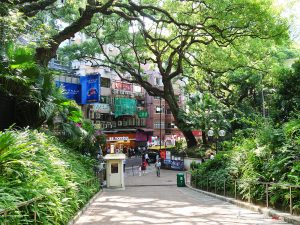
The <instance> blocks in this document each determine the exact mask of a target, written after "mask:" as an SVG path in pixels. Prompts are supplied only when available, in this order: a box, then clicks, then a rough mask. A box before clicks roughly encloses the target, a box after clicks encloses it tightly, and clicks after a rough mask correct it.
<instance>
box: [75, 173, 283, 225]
mask: <svg viewBox="0 0 300 225" xmlns="http://www.w3.org/2000/svg"><path fill="white" fill-rule="evenodd" d="M176 174H177V172H176V171H168V170H162V173H161V177H156V176H155V173H154V168H153V167H150V169H149V170H148V173H147V174H146V175H144V176H132V175H130V173H127V174H126V178H125V179H126V184H127V187H126V190H125V191H119V190H107V189H105V190H104V192H103V193H102V194H101V195H100V196H99V197H98V198H97V199H96V200H95V201H94V202H93V203H92V204H91V205H90V207H89V208H88V209H87V210H86V211H85V212H84V213H83V215H82V216H81V217H80V218H79V219H78V220H77V222H76V223H75V224H77V225H96V224H104V225H114V224H129V225H131V224H155V225H158V224H161V225H167V224H168V225H198V224H199V225H200V224H201V225H202V224H216V225H225V224H226V225H230V224H240V225H247V224H253V225H256V224H262V225H269V224H273V225H278V224H288V223H285V222H283V221H280V220H274V219H271V218H268V217H265V216H264V215H261V214H258V213H255V212H252V211H250V210H247V209H242V208H239V207H238V206H235V205H232V204H230V203H227V202H223V201H221V200H218V199H215V198H212V197H209V196H206V195H204V194H201V193H198V192H195V191H193V190H190V189H188V188H182V187H177V186H176Z"/></svg>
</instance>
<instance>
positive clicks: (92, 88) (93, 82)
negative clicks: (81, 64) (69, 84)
mask: <svg viewBox="0 0 300 225" xmlns="http://www.w3.org/2000/svg"><path fill="white" fill-rule="evenodd" d="M99 77H100V75H99V74H93V75H86V76H81V77H80V84H81V104H90V103H96V102H99V95H100V88H99V86H100V79H99Z"/></svg>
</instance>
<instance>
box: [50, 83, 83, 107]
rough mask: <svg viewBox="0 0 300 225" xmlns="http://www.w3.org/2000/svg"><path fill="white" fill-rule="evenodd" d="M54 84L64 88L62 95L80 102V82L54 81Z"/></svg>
mask: <svg viewBox="0 0 300 225" xmlns="http://www.w3.org/2000/svg"><path fill="white" fill-rule="evenodd" d="M55 85H56V87H61V88H63V89H64V96H65V97H66V98H67V99H71V100H75V101H76V102H77V103H80V84H74V83H67V82H61V81H56V82H55Z"/></svg>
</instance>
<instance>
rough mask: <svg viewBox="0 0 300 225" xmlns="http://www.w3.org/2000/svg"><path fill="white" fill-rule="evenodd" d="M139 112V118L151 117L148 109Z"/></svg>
mask: <svg viewBox="0 0 300 225" xmlns="http://www.w3.org/2000/svg"><path fill="white" fill-rule="evenodd" d="M137 114H138V117H139V118H148V117H149V113H148V111H138V112H137Z"/></svg>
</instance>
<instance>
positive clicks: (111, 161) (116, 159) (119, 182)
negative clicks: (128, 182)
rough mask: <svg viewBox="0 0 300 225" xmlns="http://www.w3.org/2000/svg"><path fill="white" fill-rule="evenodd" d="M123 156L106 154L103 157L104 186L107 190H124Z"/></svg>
mask: <svg viewBox="0 0 300 225" xmlns="http://www.w3.org/2000/svg"><path fill="white" fill-rule="evenodd" d="M125 158H126V156H125V155H124V154H107V155H106V156H104V159H105V160H106V184H107V188H120V189H123V190H125V182H124V173H123V170H124V168H123V167H124V165H123V160H125Z"/></svg>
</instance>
